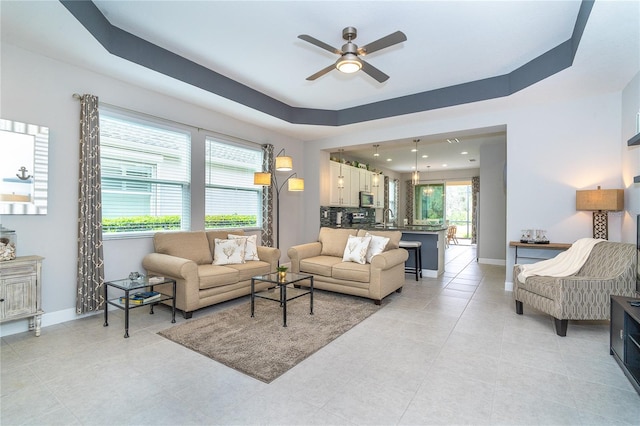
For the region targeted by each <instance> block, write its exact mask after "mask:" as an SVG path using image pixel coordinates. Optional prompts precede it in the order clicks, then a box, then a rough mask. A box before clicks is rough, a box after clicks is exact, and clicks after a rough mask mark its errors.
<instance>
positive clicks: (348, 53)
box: [298, 27, 407, 83]
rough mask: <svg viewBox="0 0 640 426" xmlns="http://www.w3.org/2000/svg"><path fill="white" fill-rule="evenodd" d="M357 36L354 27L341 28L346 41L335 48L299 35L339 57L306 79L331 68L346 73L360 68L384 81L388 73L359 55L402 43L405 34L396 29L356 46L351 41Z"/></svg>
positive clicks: (405, 38) (310, 78) (379, 80)
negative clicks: (339, 47)
mask: <svg viewBox="0 0 640 426" xmlns="http://www.w3.org/2000/svg"><path fill="white" fill-rule="evenodd" d="M357 36H358V30H356V29H355V28H354V27H347V28H345V29H343V30H342V38H343V39H345V40H347V42H346V43H345V44H344V45H343V46H342V50H340V49H336V48H335V47H332V46H329V45H328V44H326V43H324V42H322V41H320V40H318V39H317V38H314V37H311V36H310V35H306V34H301V35H299V36H298V38H299V39H301V40H304V41H306V42H309V43H311V44H313V45H315V46H318V47H320V48H322V49H324V50H328V51H329V52H331V53H335V54H336V55H340V57H339V58H338V60H337V61H336V62H335V63H334V64H331V65H329V66H328V67H326V68H323V69H321V70H320V71H318V72H317V73H315V74H313V75H310V76H309V77H307V80H310V81H312V80H315V79H316V78H318V77H321V76H323V75H325V74H326V73H328V72H329V71H331V70H332V69H334V68H336V69H337V70H338V71H341V72H343V73H347V74H349V73H353V72H356V71H360V70H362V71H364V72H365V73H367V74H368V75H370V76H371V77H373V78H374V79H376V80H377V81H378V82H379V83H382V82H384V81H386V80H387V79H388V78H389V76H388V75H386V74H385V73H383V72H382V71H380V70H379V69H378V68H376V67H374V66H373V65H371V64H369V63H368V62H365V61H363V60H362V59H361V58H360V57H361V56H365V55H368V54H369V53H373V52H377V51H378V50H382V49H384V48H387V47H389V46H393V45H394V44H398V43H402V42H403V41H405V40H407V36H406V35H404V33H403V32H402V31H396V32H395V33H391V34H389V35H387V36H385V37H382V38H381V39H378V40H376V41H374V42H371V43H369V44H367V45H364V46H362V47H358V45H357V44H355V43H354V42H353V40H355V38H356V37H357Z"/></svg>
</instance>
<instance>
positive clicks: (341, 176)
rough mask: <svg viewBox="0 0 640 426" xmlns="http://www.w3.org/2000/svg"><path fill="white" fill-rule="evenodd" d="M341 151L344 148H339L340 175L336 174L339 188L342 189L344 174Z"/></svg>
mask: <svg viewBox="0 0 640 426" xmlns="http://www.w3.org/2000/svg"><path fill="white" fill-rule="evenodd" d="M342 151H344V149H340V175H339V176H338V188H339V189H344V175H343V174H342Z"/></svg>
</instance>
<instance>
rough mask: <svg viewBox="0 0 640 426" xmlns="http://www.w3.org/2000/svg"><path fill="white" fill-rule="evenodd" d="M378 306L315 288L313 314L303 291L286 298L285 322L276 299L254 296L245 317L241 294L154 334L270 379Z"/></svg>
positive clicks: (255, 375)
mask: <svg viewBox="0 0 640 426" xmlns="http://www.w3.org/2000/svg"><path fill="white" fill-rule="evenodd" d="M379 309H380V306H376V305H375V304H374V303H373V301H372V300H368V299H363V298H359V297H354V296H346V295H341V294H337V293H329V292H323V291H319V290H316V291H315V292H314V300H313V313H314V314H313V315H309V297H308V296H304V297H300V298H298V299H295V300H292V301H290V302H289V303H287V327H283V326H282V308H280V304H279V303H277V302H274V301H271V300H264V299H258V298H256V306H255V316H254V318H251V305H250V301H249V299H248V298H247V301H246V302H245V303H242V304H240V305H237V306H234V307H231V308H229V309H225V310H223V311H220V312H216V313H213V314H211V315H208V316H206V317H203V318H200V319H194V320H190V321H188V322H186V323H184V324H180V325H177V326H175V327H172V328H169V329H167V330H163V331H160V332H159V333H158V334H160V335H161V336H163V337H166V338H167V339H169V340H172V341H174V342H176V343H179V344H181V345H183V346H185V347H187V348H189V349H191V350H194V351H196V352H199V353H201V354H202V355H205V356H208V357H209V358H212V359H214V360H216V361H218V362H221V363H223V364H225V365H227V366H229V367H231V368H234V369H236V370H238V371H241V372H243V373H245V374H247V375H249V376H251V377H254V378H256V379H258V380H261V381H263V382H265V383H270V382H271V381H273V380H274V379H276V378H278V377H279V376H280V375H282V374H284V373H285V372H287V371H288V370H289V369H290V368H292V367H294V366H295V365H296V364H298V363H299V362H300V361H302V360H304V359H305V358H307V357H308V356H309V355H311V354H313V353H314V352H316V351H317V350H318V349H320V348H322V347H323V346H325V345H326V344H328V343H329V342H331V341H332V340H334V339H335V338H337V337H339V336H340V335H341V334H343V333H344V332H346V331H347V330H349V329H351V328H352V327H354V326H355V325H357V324H358V323H360V322H361V321H362V320H364V319H365V318H367V317H368V316H370V315H371V314H373V313H374V312H376V311H377V310H379Z"/></svg>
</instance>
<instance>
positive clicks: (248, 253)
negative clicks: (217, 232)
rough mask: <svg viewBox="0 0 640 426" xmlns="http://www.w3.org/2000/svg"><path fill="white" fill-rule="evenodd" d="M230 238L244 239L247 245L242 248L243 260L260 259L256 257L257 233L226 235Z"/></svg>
mask: <svg viewBox="0 0 640 426" xmlns="http://www.w3.org/2000/svg"><path fill="white" fill-rule="evenodd" d="M228 237H229V239H230V240H235V239H244V240H245V241H246V242H247V245H246V246H245V248H244V260H260V258H259V257H258V244H257V240H258V236H257V235H244V236H243V235H233V234H229V235H228Z"/></svg>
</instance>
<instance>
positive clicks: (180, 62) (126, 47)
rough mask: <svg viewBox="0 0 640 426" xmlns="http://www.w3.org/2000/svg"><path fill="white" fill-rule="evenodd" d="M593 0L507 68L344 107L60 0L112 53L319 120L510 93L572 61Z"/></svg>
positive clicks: (338, 122) (294, 120) (382, 114)
mask: <svg viewBox="0 0 640 426" xmlns="http://www.w3.org/2000/svg"><path fill="white" fill-rule="evenodd" d="M594 1H595V0H583V1H582V3H581V4H580V10H579V11H578V16H577V18H576V23H575V25H574V29H573V33H572V35H571V38H570V39H568V40H567V41H565V42H563V43H561V44H559V45H558V46H556V47H554V48H552V49H551V50H549V51H547V52H545V53H543V54H542V55H540V56H538V57H536V58H534V59H532V60H531V61H529V62H528V63H526V64H524V65H522V66H521V67H520V68H517V69H516V70H514V71H512V72H510V73H508V74H504V75H500V76H496V77H490V78H486V79H482V80H477V81H471V82H468V83H462V84H459V85H454V86H448V87H443V88H440V89H435V90H429V91H426V92H420V93H415V94H413V95H407V96H401V97H397V98H393V99H387V100H383V101H379V102H373V103H369V104H364V105H359V106H355V107H351V108H345V109H342V110H326V109H314V108H299V107H293V106H290V105H287V104H285V103H284V102H281V101H279V100H277V99H274V98H272V97H270V96H267V95H265V94H264V93H261V92H259V91H257V90H254V89H252V88H250V87H247V86H245V85H243V84H241V83H239V82H237V81H235V80H232V79H231V78H229V77H226V76H224V75H222V74H219V73H217V72H215V71H213V70H210V69H208V68H206V67H204V66H202V65H199V64H196V63H195V62H192V61H190V60H188V59H186V58H184V57H182V56H179V55H177V54H175V53H173V52H170V51H168V50H166V49H163V48H161V47H159V46H157V45H155V44H153V43H150V42H148V41H146V40H144V39H142V38H140V37H137V36H135V35H133V34H131V33H129V32H126V31H124V30H122V29H120V28H118V27H116V26H114V25H112V24H111V23H110V22H109V21H108V20H107V18H105V16H104V15H103V14H102V13H101V12H100V10H99V9H98V8H97V7H96V5H95V4H94V3H93V2H92V1H90V0H86V1H73V0H60V2H61V3H62V5H63V6H64V7H65V8H66V9H67V10H68V11H69V12H70V13H71V14H72V15H73V16H74V17H75V18H76V19H77V20H78V21H79V22H80V23H81V24H82V25H83V26H84V27H85V28H86V29H87V30H88V31H89V33H91V35H92V36H93V37H94V38H95V39H96V40H97V41H98V42H99V43H100V44H101V45H102V46H103V47H104V48H105V49H106V50H107V51H108V52H109V53H111V54H112V55H115V56H118V57H120V58H123V59H126V60H127V61H130V62H133V63H136V64H138V65H141V66H143V67H145V68H148V69H151V70H154V71H157V72H159V73H161V74H164V75H167V76H169V77H172V78H175V79H177V80H180V81H182V82H184V83H187V84H190V85H192V86H195V87H198V88H200V89H203V90H206V91H208V92H210V93H213V94H215V95H218V96H222V97H224V98H226V99H229V100H231V101H234V102H237V103H239V104H242V105H244V106H247V107H249V108H252V109H254V110H257V111H260V112H263V113H265V114H268V115H270V116H273V117H276V118H279V119H281V120H284V121H286V122H288V123H291V124H311V125H320V126H343V125H348V124H355V123H361V122H365V121H371V120H377V119H382V118H389V117H395V116H399V115H405V114H412V113H416V112H423V111H429V110H434V109H439V108H445V107H450V106H455V105H462V104H466V103H470V102H478V101H484V100H489V99H495V98H500V97H504V96H509V95H511V94H514V93H516V92H518V91H520V90H522V89H524V88H526V87H528V86H531V85H532V84H535V83H537V82H539V81H542V80H544V79H545V78H547V77H549V76H551V75H553V74H556V73H558V72H560V71H562V70H564V69H566V68H568V67H570V66H571V65H572V64H573V60H574V57H575V54H576V51H577V50H578V46H579V44H580V40H581V38H582V34H583V32H584V28H585V27H586V25H587V21H588V19H589V15H590V14H591V9H592V8H593V3H594Z"/></svg>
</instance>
